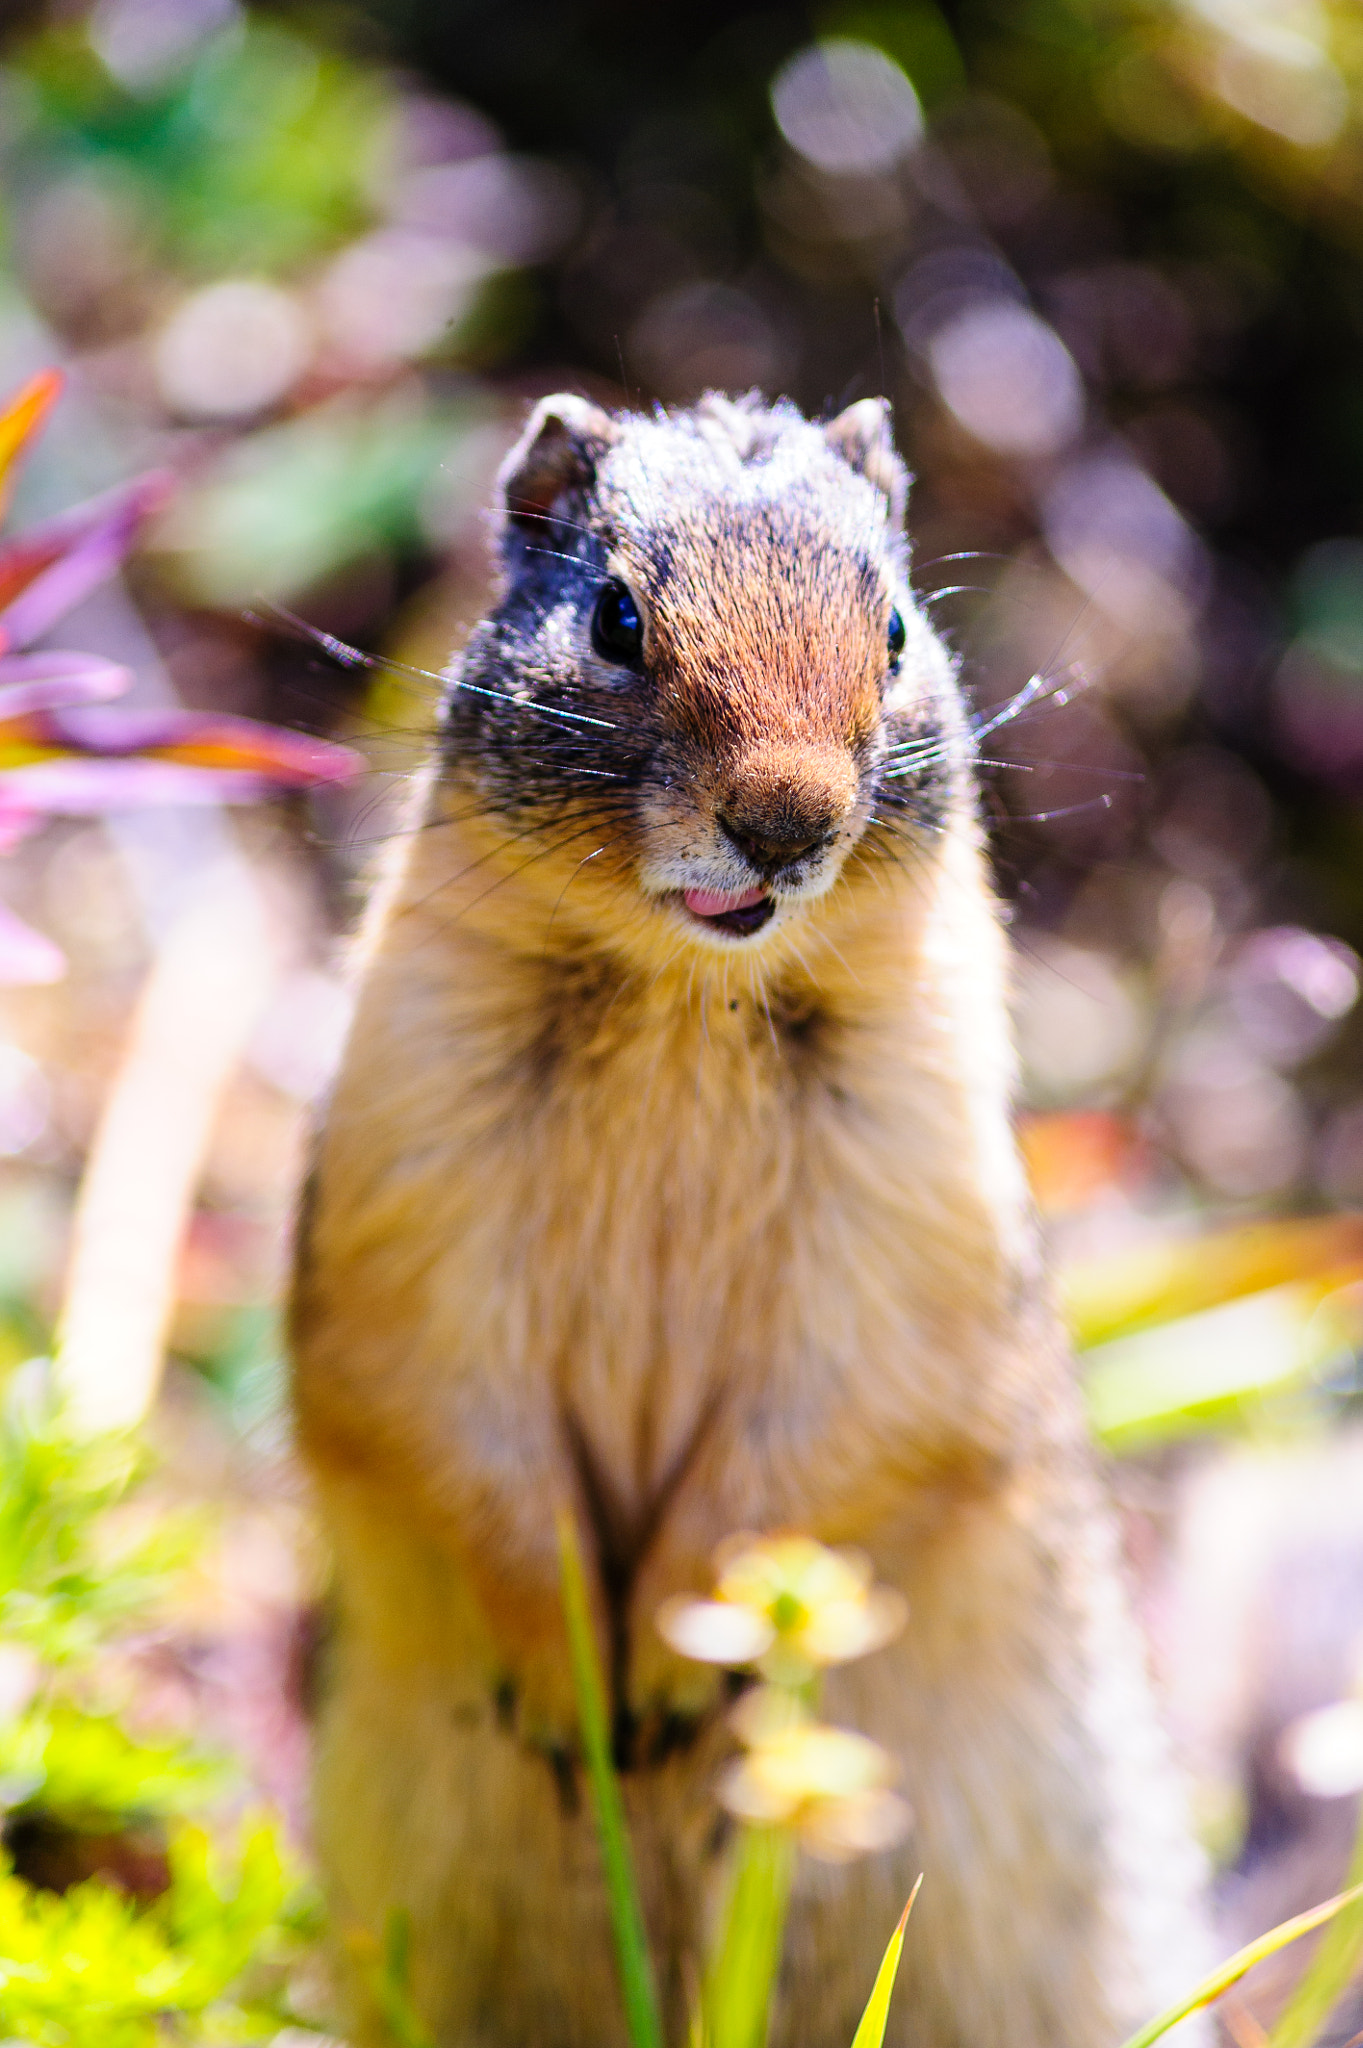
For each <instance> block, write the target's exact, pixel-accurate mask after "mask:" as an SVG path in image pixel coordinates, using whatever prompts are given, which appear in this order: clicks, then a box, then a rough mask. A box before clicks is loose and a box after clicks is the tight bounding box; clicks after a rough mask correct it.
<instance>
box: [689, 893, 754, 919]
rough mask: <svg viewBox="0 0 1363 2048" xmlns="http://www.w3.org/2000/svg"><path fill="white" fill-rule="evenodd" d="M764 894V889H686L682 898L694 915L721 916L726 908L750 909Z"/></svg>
mask: <svg viewBox="0 0 1363 2048" xmlns="http://www.w3.org/2000/svg"><path fill="white" fill-rule="evenodd" d="M766 894H767V892H766V890H765V889H742V890H737V891H734V890H730V891H728V892H727V893H726V892H723V891H721V890H719V889H687V890H686V891H684V893H683V898H682V900H683V902H684V903H685V904H686V907H687V909H688V910H689V911H690V912H691V913H692V915H693V916H694V917H723V915H724V913H725V912H726V911H727V910H751V909H752V907H753V905H754V903H761V902H763V901H765V898H766Z"/></svg>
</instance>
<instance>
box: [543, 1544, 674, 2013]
mask: <svg viewBox="0 0 1363 2048" xmlns="http://www.w3.org/2000/svg"><path fill="white" fill-rule="evenodd" d="M557 1520H558V1553H559V1567H560V1572H561V1577H562V1587H563V1614H564V1619H565V1621H566V1622H567V1625H568V1648H569V1652H570V1654H571V1657H572V1665H573V1687H574V1690H575V1691H576V1694H577V1713H578V1721H579V1723H580V1725H581V1730H582V1749H583V1753H584V1755H585V1757H586V1760H587V1778H588V1782H589V1783H590V1785H591V1789H592V1805H593V1807H594V1809H595V1812H596V1825H597V1832H598V1833H599V1835H600V1837H601V1860H602V1863H603V1864H604V1866H605V1872H606V1895H607V1897H608V1899H609V1901H610V1915H611V1928H612V1930H613V1932H614V1935H615V1952H616V1957H617V1959H618V1961H619V1965H620V1988H621V1990H622V1992H623V1994H624V2001H625V2022H626V2025H627V2026H628V2028H629V2037H630V2041H631V2043H632V2044H633V2048H663V2027H662V2020H661V2018H660V2016H659V2011H658V1992H657V1987H656V1986H655V1984H654V1981H653V1961H652V1958H651V1956H650V1955H649V1952H648V1935H647V1933H646V1931H645V1929H644V1915H643V1909H642V1907H641V1906H640V1904H639V1887H638V1884H637V1882H636V1880H635V1876H634V1858H633V1856H632V1855H631V1853H630V1846H629V1835H628V1832H627V1830H626V1827H625V1805H624V1801H623V1799H622V1798H621V1796H620V1781H619V1779H618V1778H617V1777H616V1775H615V1765H614V1762H613V1761H612V1758H611V1742H610V1724H609V1720H608V1717H607V1714H606V1687H605V1683H604V1681H603V1679H602V1676H601V1665H600V1661H599V1659H598V1657H597V1653H596V1638H595V1636H594V1635H593V1633H592V1618H591V1609H590V1607H589V1605H588V1602H587V1583H586V1579H585V1577H584V1575H583V1571H582V1551H581V1548H580V1547H579V1544H578V1540H577V1530H576V1528H575V1527H574V1525H573V1519H572V1516H571V1515H570V1514H568V1512H567V1511H566V1510H561V1511H560V1512H559V1515H558V1517H557Z"/></svg>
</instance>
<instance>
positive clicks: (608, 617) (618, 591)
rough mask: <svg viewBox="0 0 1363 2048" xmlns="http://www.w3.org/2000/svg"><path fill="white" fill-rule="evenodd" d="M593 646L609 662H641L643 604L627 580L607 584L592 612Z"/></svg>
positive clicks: (642, 648) (612, 579) (614, 579)
mask: <svg viewBox="0 0 1363 2048" xmlns="http://www.w3.org/2000/svg"><path fill="white" fill-rule="evenodd" d="M592 646H593V647H594V648H595V649H596V651H597V653H598V654H599V655H601V656H602V657H603V658H604V659H605V660H606V661H638V659H639V657H640V655H641V654H642V653H643V651H644V625H643V620H642V619H641V618H640V617H639V607H638V606H637V605H636V604H635V602H634V599H633V598H632V597H631V596H630V594H629V592H628V591H627V590H626V588H625V586H624V584H623V583H621V582H620V581H619V580H618V578H616V577H614V576H613V577H612V578H611V580H610V582H609V583H603V584H602V586H601V594H600V596H599V597H598V598H597V600H596V610H595V611H594V612H593V613H592Z"/></svg>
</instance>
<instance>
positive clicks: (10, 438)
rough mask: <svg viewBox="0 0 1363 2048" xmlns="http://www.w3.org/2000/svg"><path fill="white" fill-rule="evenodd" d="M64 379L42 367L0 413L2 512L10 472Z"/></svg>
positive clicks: (60, 375)
mask: <svg viewBox="0 0 1363 2048" xmlns="http://www.w3.org/2000/svg"><path fill="white" fill-rule="evenodd" d="M65 382H66V379H65V378H64V377H63V375H62V373H61V371H60V370H39V372H38V374H37V376H36V377H30V378H29V380H28V382H27V384H24V385H22V386H21V387H20V389H19V390H18V391H17V392H16V393H15V395H14V397H13V398H12V399H11V400H10V402H9V404H8V405H7V406H6V407H5V409H4V411H3V412H0V514H3V512H4V510H5V508H6V506H7V505H8V504H9V500H10V493H11V491H12V490H13V487H14V486H13V479H12V477H11V474H10V472H11V470H12V469H13V467H14V465H15V463H16V461H17V460H18V458H19V456H20V455H22V454H23V452H24V449H25V448H26V447H27V445H28V443H29V442H30V441H31V440H32V439H33V436H34V435H35V434H36V433H37V431H38V429H39V427H41V425H42V423H43V421H44V420H45V419H46V418H47V415H48V413H49V412H50V411H51V410H52V407H53V406H54V405H55V403H56V401H57V397H58V395H59V393H60V391H61V388H62V385H63V384H64V383H65Z"/></svg>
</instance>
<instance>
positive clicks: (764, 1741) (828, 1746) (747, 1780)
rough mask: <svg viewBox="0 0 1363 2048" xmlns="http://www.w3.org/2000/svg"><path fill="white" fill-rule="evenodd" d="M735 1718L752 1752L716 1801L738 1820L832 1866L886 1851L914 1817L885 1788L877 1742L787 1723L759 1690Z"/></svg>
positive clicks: (889, 1772)
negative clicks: (781, 1832)
mask: <svg viewBox="0 0 1363 2048" xmlns="http://www.w3.org/2000/svg"><path fill="white" fill-rule="evenodd" d="M735 1718H736V1721H737V1722H738V1725H739V1732H740V1734H742V1735H743V1736H744V1739H745V1740H746V1739H751V1741H752V1747H751V1748H750V1749H749V1750H748V1753H747V1755H746V1756H743V1757H740V1758H739V1760H738V1761H737V1762H736V1763H735V1764H732V1765H731V1766H730V1768H729V1770H728V1771H727V1772H726V1773H725V1775H724V1778H723V1780H722V1781H721V1784H720V1791H719V1796H720V1798H721V1800H722V1801H723V1803H724V1805H725V1806H726V1807H727V1808H728V1809H729V1811H730V1813H732V1814H736V1815H737V1816H738V1818H739V1819H740V1820H745V1821H748V1822H749V1823H751V1824H754V1825H757V1826H766V1827H781V1828H789V1829H790V1830H791V1831H792V1832H793V1833H794V1834H795V1835H796V1836H797V1837H798V1839H799V1841H800V1843H801V1845H802V1847H804V1848H805V1849H807V1850H809V1852H810V1853H811V1855H814V1856H819V1857H822V1858H823V1859H824V1860H825V1861H827V1862H832V1863H840V1862H845V1861H847V1860H848V1859H849V1858H850V1857H853V1856H864V1855H867V1854H868V1853H869V1852H870V1851H871V1850H873V1849H884V1848H888V1847H889V1845H890V1844H891V1843H892V1842H897V1841H899V1840H900V1838H901V1837H902V1836H903V1835H904V1834H905V1833H906V1832H907V1830H908V1827H909V1824H910V1822H911V1820H912V1817H913V1816H912V1814H911V1812H910V1810H909V1807H908V1805H907V1804H906V1803H905V1801H904V1800H903V1799H901V1798H900V1797H899V1795H898V1794H897V1793H895V1792H892V1791H891V1790H890V1789H889V1786H890V1781H891V1779H892V1778H893V1777H894V1775H895V1764H894V1759H893V1758H892V1757H890V1756H889V1755H887V1753H886V1752H885V1751H884V1750H883V1749H882V1748H881V1747H880V1745H879V1743H877V1742H872V1741H870V1740H869V1739H868V1738H867V1737H866V1736H865V1735H854V1734H852V1733H851V1732H850V1731H849V1730H848V1729H845V1728H829V1727H826V1726H825V1725H824V1724H823V1723H821V1722H818V1721H807V1720H801V1719H797V1718H794V1717H793V1716H792V1714H791V1711H790V1707H789V1703H788V1701H784V1702H783V1701H782V1700H781V1697H780V1695H779V1694H772V1693H771V1692H770V1690H769V1689H768V1688H765V1687H764V1688H763V1690H762V1691H761V1692H759V1693H755V1694H752V1695H750V1696H749V1698H748V1699H747V1700H745V1701H744V1702H743V1703H742V1708H741V1710H740V1713H739V1715H737V1716H736V1717H735Z"/></svg>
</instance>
